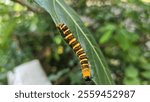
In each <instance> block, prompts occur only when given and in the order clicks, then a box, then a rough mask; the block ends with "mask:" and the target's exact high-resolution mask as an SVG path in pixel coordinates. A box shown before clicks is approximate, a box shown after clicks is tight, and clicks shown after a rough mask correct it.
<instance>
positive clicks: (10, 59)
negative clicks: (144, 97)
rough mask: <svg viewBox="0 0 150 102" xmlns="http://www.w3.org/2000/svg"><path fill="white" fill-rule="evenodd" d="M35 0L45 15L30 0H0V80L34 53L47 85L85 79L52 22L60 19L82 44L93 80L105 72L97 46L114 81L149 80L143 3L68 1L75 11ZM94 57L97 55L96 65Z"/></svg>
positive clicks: (149, 8) (149, 11)
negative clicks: (88, 60) (44, 74)
mask: <svg viewBox="0 0 150 102" xmlns="http://www.w3.org/2000/svg"><path fill="white" fill-rule="evenodd" d="M36 1H40V0H36ZM41 1H42V2H41V3H40V5H42V6H43V7H44V8H45V9H46V10H47V11H48V12H49V13H50V14H51V16H49V14H48V13H47V12H46V11H44V10H43V9H41V8H40V7H39V6H38V5H36V4H35V3H34V2H33V0H28V3H29V5H28V7H27V5H23V3H22V4H18V3H16V2H15V0H13V2H12V1H9V3H5V0H2V1H0V84H7V78H6V76H7V72H8V71H9V70H12V69H13V68H14V67H15V66H17V65H19V64H21V63H24V62H26V61H30V60H32V59H35V58H36V59H39V60H40V62H41V63H42V66H43V68H44V70H45V72H46V74H47V75H48V77H49V78H50V80H51V81H52V83H53V84H85V83H84V81H83V80H82V79H81V78H82V76H81V71H80V66H79V64H78V62H79V61H78V59H77V57H76V56H75V54H73V51H72V50H71V49H70V48H69V47H68V45H67V44H65V42H64V41H63V40H62V38H61V36H60V34H59V33H58V30H57V29H56V27H55V24H54V23H56V24H57V23H61V22H63V23H65V24H67V25H68V26H69V28H70V29H71V31H72V32H73V34H74V36H76V37H77V38H78V40H79V41H80V42H81V44H82V46H83V47H84V49H86V52H87V54H88V57H89V58H90V65H91V67H92V71H93V74H94V75H95V76H94V77H96V78H98V80H96V79H94V81H95V82H98V84H99V83H105V81H106V82H107V81H108V80H107V79H105V78H106V77H105V76H106V74H108V72H107V71H106V73H105V72H104V70H105V68H106V67H107V65H105V62H104V61H103V56H101V53H100V51H99V49H100V48H101V50H102V52H103V54H104V56H105V59H106V61H107V63H108V65H109V68H110V69H111V74H109V75H112V76H113V80H114V81H115V83H116V84H131V85H133V84H144V85H145V84H150V59H149V58H150V48H149V47H148V46H147V42H148V41H149V40H150V39H149V38H150V29H149V27H150V22H149V17H150V4H149V3H143V2H141V1H140V0H138V1H137V0H129V1H128V2H126V3H121V2H120V1H119V0H116V2H113V3H112V4H111V5H103V6H100V7H98V6H91V7H87V6H86V3H87V2H86V0H77V1H74V0H72V1H71V3H69V4H70V6H71V7H72V8H73V9H74V10H75V11H76V12H77V14H76V13H75V12H74V11H73V10H72V8H70V7H69V6H68V5H66V4H65V3H64V2H63V1H62V0H56V1H57V2H55V3H54V1H55V0H46V1H48V2H53V3H47V4H44V0H41ZM59 1H61V2H59ZM21 2H27V1H26V0H25V1H24V0H22V1H21ZM45 5H46V6H45ZM30 7H32V8H30ZM27 8H28V9H27ZM70 17H72V18H70ZM79 17H80V18H81V19H82V20H83V22H84V24H85V25H87V28H88V29H89V30H90V31H91V32H92V34H93V35H91V33H89V31H88V30H87V29H86V28H85V27H84V25H83V23H82V22H81V21H80V19H79ZM84 18H88V20H87V19H84ZM76 22H77V23H76ZM81 31H83V32H81ZM84 35H85V36H84ZM93 37H94V38H95V40H96V42H98V45H97V43H96V42H95V40H94V38H93ZM88 40H89V41H88ZM87 46H88V47H87ZM94 50H95V51H94ZM96 52H97V53H98V56H97V55H95V54H96ZM98 57H99V58H98ZM98 59H102V63H101V64H99V62H98ZM95 61H96V64H94V63H95ZM103 63H104V66H105V67H104V69H103V68H102V64H103ZM99 66H100V67H99ZM93 69H94V70H93ZM97 70H98V71H97ZM106 70H107V68H106ZM104 77H105V78H104ZM92 84H93V83H92ZM105 84H106V83H105Z"/></svg>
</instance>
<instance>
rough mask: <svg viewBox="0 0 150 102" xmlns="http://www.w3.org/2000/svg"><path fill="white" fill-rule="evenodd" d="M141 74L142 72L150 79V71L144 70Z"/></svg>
mask: <svg viewBox="0 0 150 102" xmlns="http://www.w3.org/2000/svg"><path fill="white" fill-rule="evenodd" d="M141 74H142V76H143V77H144V78H146V79H150V71H144V72H142V73H141Z"/></svg>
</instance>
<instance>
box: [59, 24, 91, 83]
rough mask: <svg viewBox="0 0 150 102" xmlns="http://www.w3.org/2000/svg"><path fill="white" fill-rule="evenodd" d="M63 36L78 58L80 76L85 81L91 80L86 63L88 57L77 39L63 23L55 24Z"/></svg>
mask: <svg viewBox="0 0 150 102" xmlns="http://www.w3.org/2000/svg"><path fill="white" fill-rule="evenodd" d="M56 27H57V28H58V29H59V30H60V31H61V32H62V33H63V36H64V39H65V41H66V42H67V43H68V44H69V46H70V47H71V48H72V49H73V51H74V52H75V53H76V55H77V56H78V58H79V60H80V64H81V70H82V76H83V79H84V80H85V81H90V80H91V73H90V67H89V64H88V58H87V56H86V53H85V52H84V49H83V48H82V47H81V44H80V43H79V42H78V41H77V39H76V38H75V37H74V36H73V34H72V33H71V31H70V30H69V28H68V27H67V26H66V25H65V24H63V23H62V24H58V25H57V26H56Z"/></svg>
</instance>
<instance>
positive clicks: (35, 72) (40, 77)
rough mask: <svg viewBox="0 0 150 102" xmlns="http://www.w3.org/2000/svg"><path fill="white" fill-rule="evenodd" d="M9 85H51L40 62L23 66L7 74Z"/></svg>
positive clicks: (32, 62) (35, 61)
mask: <svg viewBox="0 0 150 102" xmlns="http://www.w3.org/2000/svg"><path fill="white" fill-rule="evenodd" d="M7 79H8V84H9V85H43V84H44V85H50V84H51V83H50V81H49V80H48V78H47V76H46V74H45V73H44V71H43V68H42V66H41V64H40V62H39V60H33V61H30V62H27V63H24V64H21V65H19V66H17V67H15V68H14V70H13V71H9V72H8V74H7Z"/></svg>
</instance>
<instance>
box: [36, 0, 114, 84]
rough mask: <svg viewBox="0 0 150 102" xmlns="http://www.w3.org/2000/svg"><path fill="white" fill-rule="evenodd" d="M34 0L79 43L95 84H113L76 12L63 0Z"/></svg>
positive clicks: (100, 55) (98, 50)
mask: <svg viewBox="0 0 150 102" xmlns="http://www.w3.org/2000/svg"><path fill="white" fill-rule="evenodd" d="M35 2H36V3H38V4H39V5H40V6H41V7H43V8H44V9H45V10H46V11H47V12H49V14H50V15H51V17H52V19H53V21H54V22H55V24H59V23H64V24H66V25H67V26H68V27H69V29H70V30H71V31H72V33H73V35H74V36H75V37H76V38H77V40H78V41H79V42H80V43H81V46H82V47H83V48H84V50H85V52H86V54H87V57H88V59H89V64H90V66H91V70H92V72H93V76H92V77H93V78H92V80H93V81H94V82H95V84H113V81H112V78H111V74H110V72H109V70H108V67H107V64H106V62H105V60H104V57H103V55H102V53H101V51H100V49H99V47H98V45H97V43H96V41H95V39H94V38H93V36H92V34H91V33H90V32H89V31H88V29H87V28H86V27H85V26H84V24H83V22H82V21H81V19H80V18H79V16H78V15H77V13H76V12H75V11H74V10H73V9H72V8H70V7H69V6H68V5H66V4H65V2H64V1H63V0H35Z"/></svg>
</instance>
